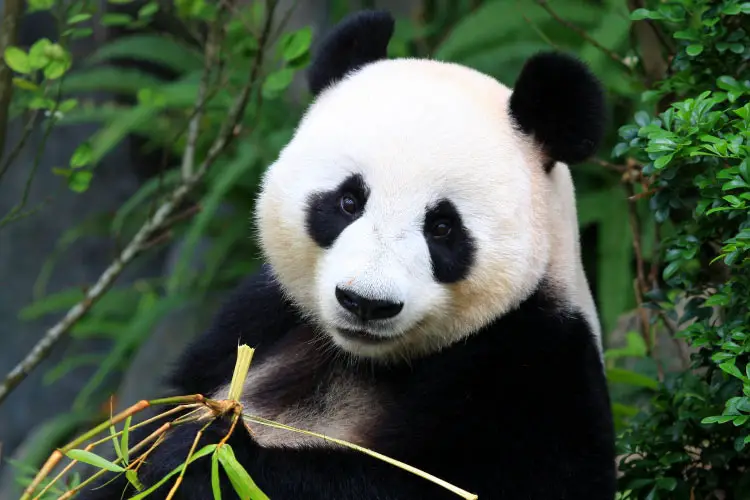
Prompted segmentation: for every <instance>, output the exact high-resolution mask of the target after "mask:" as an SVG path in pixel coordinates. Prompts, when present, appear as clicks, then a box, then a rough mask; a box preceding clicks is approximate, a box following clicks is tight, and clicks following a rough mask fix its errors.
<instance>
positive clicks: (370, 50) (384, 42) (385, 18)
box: [307, 10, 395, 95]
mask: <svg viewBox="0 0 750 500" xmlns="http://www.w3.org/2000/svg"><path fill="white" fill-rule="evenodd" d="M394 28H395V20H394V19H393V16H392V15H391V14H390V13H388V12H385V11H380V10H365V11H361V12H357V13H354V14H351V15H349V16H347V17H346V18H345V19H344V20H342V21H341V22H340V23H339V24H338V25H337V26H336V27H335V28H334V30H333V31H331V33H329V34H328V35H326V37H325V38H323V40H322V41H321V43H320V46H319V47H318V49H317V50H316V54H315V57H314V58H313V61H312V63H311V64H310V68H309V69H308V73H307V82H308V86H309V88H310V92H312V94H313V95H318V94H319V93H320V92H322V91H323V90H324V89H325V88H327V87H328V86H330V85H332V84H334V83H336V82H337V81H339V80H341V79H342V78H343V77H344V76H346V74H347V73H350V72H352V71H355V70H357V69H359V68H361V67H362V66H364V65H366V64H368V63H371V62H374V61H377V60H379V59H384V58H385V57H386V56H387V50H388V42H389V41H390V39H391V37H392V36H393V31H394Z"/></svg>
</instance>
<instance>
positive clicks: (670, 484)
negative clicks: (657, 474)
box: [656, 477, 677, 491]
mask: <svg viewBox="0 0 750 500" xmlns="http://www.w3.org/2000/svg"><path fill="white" fill-rule="evenodd" d="M656 486H657V488H659V489H662V490H667V491H674V489H675V488H676V487H677V480H676V479H675V478H673V477H661V478H659V479H657V480H656Z"/></svg>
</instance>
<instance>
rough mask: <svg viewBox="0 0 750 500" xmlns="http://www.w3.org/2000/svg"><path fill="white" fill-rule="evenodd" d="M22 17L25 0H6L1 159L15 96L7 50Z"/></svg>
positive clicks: (0, 74) (0, 60)
mask: <svg viewBox="0 0 750 500" xmlns="http://www.w3.org/2000/svg"><path fill="white" fill-rule="evenodd" d="M22 15H23V0H5V9H4V11H3V19H2V22H1V23H0V159H2V157H3V154H4V153H5V139H6V135H7V133H8V110H9V109H10V100H11V97H12V96H13V70H11V69H10V68H9V67H8V66H7V65H6V64H5V49H6V48H8V47H10V46H12V45H15V44H16V40H17V39H18V26H19V24H20V20H21V16H22ZM2 173H3V171H0V176H1V175H2Z"/></svg>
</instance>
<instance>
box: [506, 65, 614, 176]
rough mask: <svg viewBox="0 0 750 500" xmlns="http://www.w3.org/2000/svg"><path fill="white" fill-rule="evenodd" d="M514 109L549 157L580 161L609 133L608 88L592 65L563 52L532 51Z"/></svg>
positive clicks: (516, 118) (521, 124) (524, 129)
mask: <svg viewBox="0 0 750 500" xmlns="http://www.w3.org/2000/svg"><path fill="white" fill-rule="evenodd" d="M509 108H510V109H509V112H510V115H511V117H512V118H513V120H514V121H515V122H516V124H517V126H518V128H519V129H520V130H521V131H522V132H523V133H525V134H530V135H532V136H533V137H534V140H535V141H537V143H538V144H539V145H540V146H541V148H542V150H543V151H544V153H545V154H546V155H547V158H548V160H549V165H548V167H547V168H548V171H549V169H551V168H552V166H554V162H556V161H561V162H563V163H567V164H574V163H579V162H582V161H584V160H586V159H587V158H589V157H590V156H591V155H592V154H594V152H595V151H596V150H597V148H598V147H599V144H600V143H601V140H602V137H603V135H604V129H605V122H606V119H607V118H606V111H605V110H606V104H605V99H604V89H603V88H602V86H601V84H600V83H599V80H597V78H596V77H595V76H594V75H593V74H592V73H591V71H590V70H589V69H588V67H587V66H586V65H585V64H583V63H582V62H581V61H579V60H578V59H575V58H573V57H571V56H569V55H565V54H562V53H559V52H542V53H539V54H537V55H535V56H533V57H531V58H530V59H529V60H528V61H527V62H526V64H525V65H524V67H523V69H522V70H521V74H520V76H519V77H518V80H517V81H516V85H515V88H514V89H513V94H512V95H511V98H510V104H509Z"/></svg>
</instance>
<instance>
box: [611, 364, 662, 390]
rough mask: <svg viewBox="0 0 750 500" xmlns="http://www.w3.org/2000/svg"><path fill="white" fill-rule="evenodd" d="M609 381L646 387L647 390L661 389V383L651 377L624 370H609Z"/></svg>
mask: <svg viewBox="0 0 750 500" xmlns="http://www.w3.org/2000/svg"><path fill="white" fill-rule="evenodd" d="M607 380H609V381H610V382H614V383H620V384H627V385H633V386H637V387H645V388H647V389H654V390H655V389H658V388H659V382H658V381H656V380H654V379H652V378H651V377H648V376H646V375H643V374H641V373H638V372H634V371H631V370H625V369H623V368H608V369H607Z"/></svg>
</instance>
